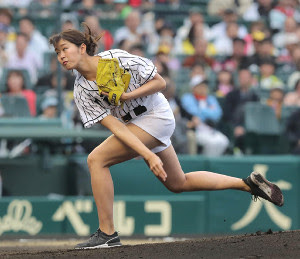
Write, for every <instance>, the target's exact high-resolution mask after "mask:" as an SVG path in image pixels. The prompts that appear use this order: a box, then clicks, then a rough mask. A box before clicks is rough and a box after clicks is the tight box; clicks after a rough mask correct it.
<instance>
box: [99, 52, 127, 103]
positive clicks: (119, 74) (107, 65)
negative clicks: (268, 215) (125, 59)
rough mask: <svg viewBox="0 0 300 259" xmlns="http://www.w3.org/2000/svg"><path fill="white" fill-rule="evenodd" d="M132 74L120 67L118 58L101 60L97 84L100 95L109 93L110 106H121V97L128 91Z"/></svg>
mask: <svg viewBox="0 0 300 259" xmlns="http://www.w3.org/2000/svg"><path fill="white" fill-rule="evenodd" d="M130 77H131V76H130V74H129V72H128V71H126V70H125V69H122V68H120V67H119V62H118V60H117V59H116V58H112V59H102V58H100V59H99V62H98V68H97V76H96V83H97V85H98V88H99V93H100V94H101V93H102V92H106V93H108V101H109V102H110V104H112V105H115V106H119V105H121V104H122V102H121V101H120V98H121V95H122V94H123V93H124V92H126V91H127V88H128V85H129V81H130Z"/></svg>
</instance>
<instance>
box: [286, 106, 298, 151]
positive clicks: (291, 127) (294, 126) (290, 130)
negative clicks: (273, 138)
mask: <svg viewBox="0 0 300 259" xmlns="http://www.w3.org/2000/svg"><path fill="white" fill-rule="evenodd" d="M286 134H287V137H288V140H289V142H290V147H291V150H292V153H293V154H295V155H300V108H299V109H298V110H296V111H295V112H293V113H292V114H291V116H290V117H289V118H288V121H287V126H286Z"/></svg>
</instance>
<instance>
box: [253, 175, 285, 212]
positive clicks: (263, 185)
mask: <svg viewBox="0 0 300 259" xmlns="http://www.w3.org/2000/svg"><path fill="white" fill-rule="evenodd" d="M250 178H251V180H252V181H253V183H255V184H256V185H257V186H258V187H259V188H260V189H261V190H262V191H263V192H264V193H265V194H266V195H267V196H268V197H269V198H270V201H271V202H273V203H274V204H276V205H277V206H279V207H281V206H282V205H283V203H284V200H283V195H282V192H281V190H280V188H279V187H278V186H277V185H276V184H274V183H271V182H269V181H268V180H267V179H266V178H264V177H263V176H262V175H261V174H260V173H257V172H253V173H251V175H250Z"/></svg>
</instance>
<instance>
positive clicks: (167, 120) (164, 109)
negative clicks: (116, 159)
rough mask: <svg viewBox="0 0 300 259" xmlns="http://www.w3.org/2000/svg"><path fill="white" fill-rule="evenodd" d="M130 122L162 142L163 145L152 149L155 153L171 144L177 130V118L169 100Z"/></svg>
mask: <svg viewBox="0 0 300 259" xmlns="http://www.w3.org/2000/svg"><path fill="white" fill-rule="evenodd" d="M130 122H131V123H133V124H135V125H136V126H138V127H140V128H141V129H143V130H144V131H146V132H147V133H149V134H150V135H152V136H153V137H155V138H156V139H158V140H159V141H160V142H161V143H162V145H160V146H157V147H155V148H154V149H152V152H153V153H158V152H161V151H163V150H165V149H166V148H167V147H169V146H170V145H171V140H170V138H171V136H172V134H173V132H174V130H175V118H174V115H173V112H172V110H171V108H170V105H169V103H168V101H163V102H161V103H159V104H158V105H155V106H154V107H153V109H152V110H150V111H147V112H146V113H143V114H141V115H140V116H138V117H136V118H134V119H132V120H131V121H130Z"/></svg>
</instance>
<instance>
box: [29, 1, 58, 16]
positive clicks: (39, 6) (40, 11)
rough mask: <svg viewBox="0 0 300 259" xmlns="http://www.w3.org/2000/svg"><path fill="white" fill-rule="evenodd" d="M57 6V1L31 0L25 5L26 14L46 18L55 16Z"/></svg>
mask: <svg viewBox="0 0 300 259" xmlns="http://www.w3.org/2000/svg"><path fill="white" fill-rule="evenodd" d="M57 8H58V6H57V1H53V0H31V3H30V4H29V5H28V7H27V14H28V15H30V16H34V17H41V18H47V17H51V16H55V15H56V12H57Z"/></svg>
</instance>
